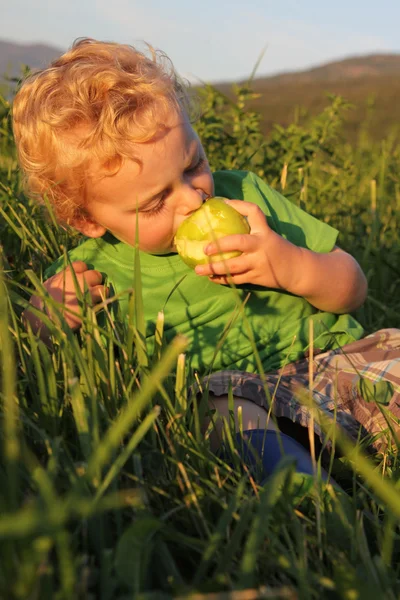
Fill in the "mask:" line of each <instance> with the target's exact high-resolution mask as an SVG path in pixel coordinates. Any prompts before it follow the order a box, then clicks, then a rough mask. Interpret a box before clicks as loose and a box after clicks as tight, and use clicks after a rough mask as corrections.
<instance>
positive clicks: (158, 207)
mask: <svg viewBox="0 0 400 600" xmlns="http://www.w3.org/2000/svg"><path fill="white" fill-rule="evenodd" d="M166 196H167V192H164V193H163V194H162V195H161V196H160V197H159V198H158V200H157V202H156V203H155V205H154V206H152V207H151V208H148V209H147V210H141V211H140V212H141V214H143V215H145V216H146V217H148V216H150V215H156V214H157V213H159V212H160V211H162V209H163V208H164V206H165V200H166Z"/></svg>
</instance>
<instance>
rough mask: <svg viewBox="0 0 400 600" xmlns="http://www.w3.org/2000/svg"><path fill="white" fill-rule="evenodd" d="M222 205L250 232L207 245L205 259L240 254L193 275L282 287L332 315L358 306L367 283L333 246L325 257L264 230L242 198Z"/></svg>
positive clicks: (252, 207)
mask: <svg viewBox="0 0 400 600" xmlns="http://www.w3.org/2000/svg"><path fill="white" fill-rule="evenodd" d="M228 203H229V204H230V205H231V206H233V208H235V209H236V210H237V211H238V212H240V213H241V214H242V215H244V216H246V217H247V220H248V222H249V225H250V234H242V235H229V236H226V237H223V238H221V239H220V240H218V244H217V243H216V242H212V243H210V244H208V245H207V246H206V248H205V250H204V252H205V253H206V254H208V255H211V254H217V253H218V252H232V251H234V250H239V251H241V252H242V254H241V255H240V256H238V257H236V258H231V259H229V260H226V261H218V262H215V263H211V264H208V265H199V266H197V267H196V269H195V271H196V273H197V274H198V275H206V276H208V277H210V278H211V279H212V281H214V282H215V283H229V282H231V281H232V282H233V283H234V284H236V285H240V284H243V283H253V284H255V285H261V286H264V287H268V288H275V289H283V290H286V291H287V292H290V293H292V294H295V295H296V296H301V297H303V298H305V299H306V300H307V301H308V302H310V304H312V305H313V306H315V307H316V308H318V309H320V310H323V311H328V312H332V313H349V312H352V311H353V310H355V309H356V308H358V307H359V306H361V304H362V303H363V302H364V300H365V298H366V295H367V289H368V285H367V280H366V277H365V275H364V273H363V272H362V270H361V268H360V265H359V264H358V263H357V261H356V260H355V259H354V258H353V257H352V256H351V255H350V254H347V252H344V251H343V250H341V249H340V248H337V247H336V246H335V248H333V250H332V251H331V252H326V253H323V252H313V251H312V250H308V249H307V248H301V247H299V246H295V245H294V244H292V243H291V242H289V241H288V240H285V238H283V237H281V236H280V235H279V234H277V233H276V232H275V231H273V230H272V229H271V228H270V227H269V226H268V223H267V219H266V218H265V215H264V213H263V212H262V210H261V209H260V208H258V206H257V205H256V204H253V203H252V202H244V201H242V200H229V201H228ZM229 274H230V276H229Z"/></svg>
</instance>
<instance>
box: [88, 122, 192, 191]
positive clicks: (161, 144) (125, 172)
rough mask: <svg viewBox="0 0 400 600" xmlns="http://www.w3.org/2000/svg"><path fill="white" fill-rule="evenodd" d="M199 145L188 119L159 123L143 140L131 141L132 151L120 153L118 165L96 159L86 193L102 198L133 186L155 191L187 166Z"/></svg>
mask: <svg viewBox="0 0 400 600" xmlns="http://www.w3.org/2000/svg"><path fill="white" fill-rule="evenodd" d="M199 148H200V143H199V139H198V137H197V135H196V133H195V132H194V130H193V128H192V126H191V124H190V123H189V122H188V121H184V120H182V119H180V121H178V122H175V123H173V124H171V126H170V127H163V128H162V129H160V131H159V134H158V135H157V136H155V137H154V138H152V140H149V141H147V142H141V143H138V142H132V144H131V149H132V153H131V155H130V156H129V157H128V156H127V157H124V158H123V160H122V163H121V164H120V167H119V168H118V169H115V170H114V172H113V171H112V168H111V169H109V166H110V165H107V168H105V166H104V165H101V164H100V162H99V161H97V164H93V165H92V169H91V176H90V183H89V186H88V192H89V196H90V197H93V196H95V197H96V199H97V200H100V201H102V200H103V199H104V200H105V199H106V198H109V196H110V194H113V193H114V194H118V193H119V194H121V195H123V196H125V195H128V194H129V195H130V193H131V192H132V190H133V188H135V189H137V191H138V192H139V191H140V193H141V194H143V195H146V196H147V195H149V194H151V193H152V192H154V193H156V192H158V191H159V189H158V188H160V187H162V186H163V185H167V184H168V183H169V182H168V179H169V178H170V177H173V175H174V172H175V170H176V172H177V174H178V172H180V170H181V169H185V168H187V167H188V166H190V164H191V162H192V161H193V159H194V157H196V156H197V154H198V152H199Z"/></svg>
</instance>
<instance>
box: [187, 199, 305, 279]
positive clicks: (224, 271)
mask: <svg viewBox="0 0 400 600" xmlns="http://www.w3.org/2000/svg"><path fill="white" fill-rule="evenodd" d="M227 204H230V205H231V206H232V207H233V208H234V209H236V210H237V211H238V212H240V214H242V215H244V216H245V217H247V220H248V223H249V225H250V232H251V233H250V234H238V235H228V236H226V237H223V238H221V239H219V240H218V243H217V242H211V243H209V244H208V245H207V246H206V247H205V249H204V252H205V254H207V255H209V256H211V255H212V254H218V252H232V251H235V250H237V251H240V252H242V254H241V255H240V256H237V257H236V258H231V259H229V260H226V261H218V262H214V263H210V264H206V265H199V266H197V267H196V269H195V271H196V273H197V274H198V275H206V276H208V277H211V278H212V281H213V282H215V283H225V284H226V283H228V280H229V281H232V282H233V283H234V284H236V285H240V284H243V283H253V284H255V285H262V286H264V287H269V288H278V289H285V290H289V289H290V288H291V286H292V280H293V278H294V277H295V272H296V261H295V258H296V255H297V253H298V248H297V247H296V246H294V245H293V244H292V243H291V242H288V241H287V240H285V239H284V238H282V237H281V236H280V235H278V234H277V233H276V232H275V231H273V230H272V229H271V228H270V227H269V226H268V223H267V219H266V217H265V215H264V213H263V212H262V210H261V209H260V208H259V207H258V206H257V205H256V204H254V203H252V202H245V201H243V200H228V201H227ZM289 256H290V257H291V258H292V259H293V260H290V261H288V260H285V259H284V257H286V258H288V257H289ZM229 275H230V277H229Z"/></svg>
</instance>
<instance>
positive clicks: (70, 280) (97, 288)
mask: <svg viewBox="0 0 400 600" xmlns="http://www.w3.org/2000/svg"><path fill="white" fill-rule="evenodd" d="M72 268H73V270H74V272H75V277H74V276H73V274H72V271H71V268H70V267H67V268H66V269H63V270H62V271H60V272H59V273H57V274H56V275H53V277H50V278H49V279H47V281H45V282H44V284H43V285H44V287H45V288H46V290H47V292H48V293H49V295H50V296H51V297H52V298H53V299H54V300H55V301H56V302H58V303H60V304H62V305H63V306H64V307H65V309H66V310H65V311H64V318H65V320H66V322H67V324H68V325H69V326H70V327H71V329H74V330H75V329H79V327H80V326H81V319H80V317H79V302H78V298H77V295H76V291H75V281H74V279H75V278H76V280H77V282H78V284H79V286H80V288H81V290H82V291H84V290H85V288H86V289H88V291H89V293H90V296H91V299H92V302H93V304H98V303H99V302H101V301H102V300H104V298H105V296H106V292H105V288H104V285H101V282H102V275H101V273H100V272H99V271H94V270H91V269H88V267H87V265H86V263H84V262H82V261H75V262H73V263H72ZM29 302H30V304H31V305H32V306H33V307H35V308H37V309H39V310H40V311H43V310H44V306H43V301H42V299H41V298H40V297H39V296H36V295H33V296H32V297H31V298H30V301H29ZM23 319H24V321H25V322H26V323H29V325H30V326H31V328H32V330H33V332H34V333H38V332H39V334H40V337H41V339H42V340H43V341H44V342H45V343H49V340H50V332H49V330H48V328H47V327H46V325H45V324H44V323H43V321H42V320H41V319H40V317H39V316H38V315H37V312H33V311H31V310H30V309H29V308H27V309H26V310H25V311H24V313H23Z"/></svg>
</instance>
